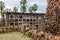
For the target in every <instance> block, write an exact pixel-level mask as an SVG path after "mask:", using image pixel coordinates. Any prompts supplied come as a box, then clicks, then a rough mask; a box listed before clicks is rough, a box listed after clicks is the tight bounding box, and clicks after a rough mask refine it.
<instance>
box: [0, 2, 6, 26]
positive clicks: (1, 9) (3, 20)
mask: <svg viewBox="0 0 60 40" xmlns="http://www.w3.org/2000/svg"><path fill="white" fill-rule="evenodd" d="M4 7H5V5H4V3H3V2H2V1H0V14H1V25H5V19H4V14H5V12H4V11H3V9H4Z"/></svg>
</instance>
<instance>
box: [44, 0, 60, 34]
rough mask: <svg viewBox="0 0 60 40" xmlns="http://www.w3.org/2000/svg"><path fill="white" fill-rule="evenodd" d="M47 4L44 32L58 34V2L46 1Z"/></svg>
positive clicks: (59, 15) (59, 29)
mask: <svg viewBox="0 0 60 40" xmlns="http://www.w3.org/2000/svg"><path fill="white" fill-rule="evenodd" d="M47 2H48V6H47V9H46V10H47V14H46V20H47V21H46V28H45V30H47V32H51V33H53V34H54V35H56V34H60V26H59V25H60V0H48V1H47Z"/></svg>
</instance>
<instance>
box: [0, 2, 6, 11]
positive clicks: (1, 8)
mask: <svg viewBox="0 0 60 40" xmlns="http://www.w3.org/2000/svg"><path fill="white" fill-rule="evenodd" d="M4 7H5V5H4V3H3V2H2V1H0V10H3V8H4Z"/></svg>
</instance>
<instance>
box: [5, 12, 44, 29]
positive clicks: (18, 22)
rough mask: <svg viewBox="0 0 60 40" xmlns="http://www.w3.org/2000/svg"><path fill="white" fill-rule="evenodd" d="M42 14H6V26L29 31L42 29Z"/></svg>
mask: <svg viewBox="0 0 60 40" xmlns="http://www.w3.org/2000/svg"><path fill="white" fill-rule="evenodd" d="M44 18H45V14H44V13H14V12H7V15H6V26H14V27H16V28H17V27H21V28H23V27H24V28H26V27H30V28H31V29H41V30H42V29H44V26H45V25H44Z"/></svg>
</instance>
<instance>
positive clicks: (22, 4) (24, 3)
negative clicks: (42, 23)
mask: <svg viewBox="0 0 60 40" xmlns="http://www.w3.org/2000/svg"><path fill="white" fill-rule="evenodd" d="M20 5H21V11H22V12H23V13H24V12H26V0H21V1H20Z"/></svg>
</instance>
